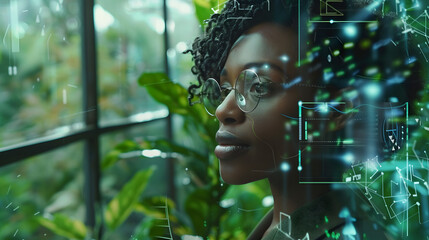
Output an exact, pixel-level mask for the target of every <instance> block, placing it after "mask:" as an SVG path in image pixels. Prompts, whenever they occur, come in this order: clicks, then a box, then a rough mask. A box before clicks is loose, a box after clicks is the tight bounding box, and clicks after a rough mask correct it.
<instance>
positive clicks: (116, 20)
mask: <svg viewBox="0 0 429 240" xmlns="http://www.w3.org/2000/svg"><path fill="white" fill-rule="evenodd" d="M94 16H95V26H96V31H97V41H98V42H97V46H98V48H97V54H98V64H99V65H98V68H99V71H98V76H99V89H100V92H99V101H100V102H99V107H100V124H101V125H106V124H114V123H117V122H118V121H119V122H120V121H124V120H125V121H132V120H134V119H129V117H131V116H134V115H136V114H139V113H143V112H148V111H157V110H160V109H164V108H163V107H162V106H161V105H159V104H157V103H156V102H155V101H154V100H152V98H151V97H150V96H149V95H148V94H147V93H146V91H145V89H144V88H143V87H140V86H138V84H137V79H138V77H139V76H140V74H142V73H143V72H161V71H164V43H163V33H164V20H163V14H162V1H143V0H133V1H113V0H103V1H96V5H95V8H94Z"/></svg>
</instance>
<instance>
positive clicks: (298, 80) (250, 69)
mask: <svg viewBox="0 0 429 240" xmlns="http://www.w3.org/2000/svg"><path fill="white" fill-rule="evenodd" d="M246 71H250V72H252V74H254V75H255V76H256V77H257V79H258V81H259V83H262V81H261V78H260V77H259V75H258V73H256V71H255V70H253V69H252V68H249V69H244V70H243V71H241V72H240V74H239V75H238V77H237V79H236V81H235V84H234V86H233V87H228V88H224V89H222V87H221V86H220V84H219V82H218V81H217V80H216V79H215V78H208V79H207V80H206V81H205V82H204V84H203V90H202V91H201V93H200V98H201V100H200V102H201V103H203V105H204V109H205V110H206V112H207V113H208V114H209V115H210V116H215V114H216V113H215V112H214V113H211V112H210V111H209V110H208V109H207V106H206V105H205V104H204V98H205V96H204V86H205V84H206V83H207V82H208V81H209V80H212V81H214V82H215V83H216V84H217V87H218V89H219V90H220V92H221V98H223V99H222V101H221V102H220V103H219V105H217V107H219V106H220V104H222V103H223V101H224V100H225V98H226V97H227V96H228V95H229V92H231V91H232V90H235V101H236V104H237V106H238V107H239V108H240V110H241V111H243V112H245V113H249V112H252V111H254V110H255V109H256V108H257V107H258V105H259V101H260V99H261V98H262V97H263V95H259V96H257V98H258V100H257V102H256V104H255V106H254V107H253V108H252V109H251V110H245V109H243V108H242V107H241V106H240V104H238V103H237V98H238V97H237V93H239V92H238V91H237V82H238V79H239V77H240V76H241V74H242V73H243V72H246ZM300 81H301V78H297V79H295V80H294V81H293V82H290V83H276V82H273V81H270V82H268V83H269V84H270V85H271V84H274V85H280V86H281V88H282V89H288V88H290V87H292V86H294V85H295V84H297V83H299V82H300ZM225 91H229V92H228V94H226V95H224V96H223V95H222V93H223V92H225ZM217 107H216V109H217Z"/></svg>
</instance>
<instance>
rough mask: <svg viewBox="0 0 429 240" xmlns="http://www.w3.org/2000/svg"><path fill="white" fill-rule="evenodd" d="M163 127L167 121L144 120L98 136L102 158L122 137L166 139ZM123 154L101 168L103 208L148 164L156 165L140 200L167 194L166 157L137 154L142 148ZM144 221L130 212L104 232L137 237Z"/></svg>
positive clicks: (138, 214)
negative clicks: (124, 128) (136, 124)
mask: <svg viewBox="0 0 429 240" xmlns="http://www.w3.org/2000/svg"><path fill="white" fill-rule="evenodd" d="M165 129H166V122H165V121H164V120H159V121H155V122H150V123H146V124H144V126H136V127H132V128H129V129H127V130H125V131H123V130H122V131H118V132H114V133H109V134H105V135H103V136H102V137H101V148H102V150H101V155H102V159H103V160H106V157H107V156H108V155H109V153H110V154H111V153H112V150H113V149H114V147H115V146H116V145H118V144H120V143H122V142H123V141H125V140H131V141H134V142H141V141H142V140H144V139H154V138H164V139H165V137H166V134H165V133H166V131H165ZM124 153H125V154H122V156H120V160H119V161H117V162H116V163H114V164H113V165H111V166H110V167H107V168H105V169H104V170H102V179H101V193H102V197H103V203H104V206H105V209H106V208H107V207H106V206H107V205H108V204H109V202H110V201H111V200H112V199H113V198H114V197H115V196H116V195H117V194H118V193H119V192H120V191H121V190H122V189H123V188H124V185H125V184H126V183H127V182H128V181H130V180H131V179H132V178H133V176H135V174H136V173H137V172H139V171H142V170H146V169H148V168H150V167H151V166H156V170H155V172H154V173H153V175H152V176H151V177H150V179H149V182H148V184H147V186H146V188H145V189H144V191H143V193H142V195H141V196H140V199H144V198H147V197H150V196H161V197H164V196H166V195H167V182H168V176H167V164H166V159H165V158H161V157H154V158H143V157H142V156H141V154H138V153H141V151H126V152H124ZM102 165H103V161H102ZM144 220H145V218H144V214H142V213H137V212H133V213H132V214H131V215H130V216H129V217H128V218H127V220H126V221H125V222H124V223H122V224H121V225H120V226H118V227H117V228H116V229H113V230H112V229H106V234H105V235H106V237H107V239H129V238H130V236H136V234H137V232H139V226H140V224H142V223H144ZM133 239H134V238H133Z"/></svg>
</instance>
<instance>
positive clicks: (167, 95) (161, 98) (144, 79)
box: [138, 72, 208, 123]
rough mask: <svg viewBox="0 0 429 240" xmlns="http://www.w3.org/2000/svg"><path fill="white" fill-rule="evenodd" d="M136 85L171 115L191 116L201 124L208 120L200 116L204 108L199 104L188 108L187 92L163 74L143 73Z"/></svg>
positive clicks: (202, 115) (204, 116)
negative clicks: (143, 88) (142, 88)
mask: <svg viewBox="0 0 429 240" xmlns="http://www.w3.org/2000/svg"><path fill="white" fill-rule="evenodd" d="M138 83H139V84H140V85H141V86H143V87H145V88H146V90H147V91H148V93H149V94H150V95H151V96H152V98H154V99H155V100H156V101H158V102H160V103H162V104H164V105H166V106H167V107H168V110H169V111H170V112H171V113H176V114H180V115H183V116H188V115H192V117H193V118H194V119H198V121H200V122H203V123H204V122H206V121H207V120H208V116H207V114H201V113H203V112H204V111H205V110H204V107H203V106H202V105H201V104H197V105H194V106H192V107H191V106H189V102H188V91H187V90H186V89H185V88H184V87H182V86H181V85H180V84H178V83H173V82H172V81H171V80H170V79H169V78H168V76H167V75H166V74H165V73H162V72H156V73H143V74H142V75H141V76H140V78H139V79H138Z"/></svg>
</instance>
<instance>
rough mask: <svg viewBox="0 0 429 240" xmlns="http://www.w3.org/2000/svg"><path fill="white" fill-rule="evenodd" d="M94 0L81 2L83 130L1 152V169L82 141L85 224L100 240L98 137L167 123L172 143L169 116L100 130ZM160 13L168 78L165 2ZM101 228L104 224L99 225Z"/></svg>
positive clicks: (169, 171)
mask: <svg viewBox="0 0 429 240" xmlns="http://www.w3.org/2000/svg"><path fill="white" fill-rule="evenodd" d="M94 6H95V0H80V1H79V7H80V13H81V14H80V20H81V23H82V24H81V26H82V27H81V39H82V40H81V68H82V83H83V94H82V95H83V111H84V121H85V127H84V129H82V130H80V131H76V132H73V133H68V134H65V135H63V136H61V137H42V138H37V139H34V140H30V141H26V142H23V143H20V144H16V145H12V146H7V147H3V148H0V167H3V166H6V165H9V164H13V163H18V162H20V161H22V160H25V159H27V158H29V157H32V156H36V155H39V154H42V153H45V152H48V151H51V150H55V149H58V148H61V147H63V146H67V145H69V144H72V143H75V142H78V141H84V152H83V153H82V154H83V161H84V162H83V168H84V169H83V170H84V176H85V180H84V185H85V186H84V198H85V207H86V210H85V224H86V225H87V227H89V228H91V229H93V230H99V231H98V232H97V233H95V235H97V237H98V238H101V236H102V234H103V227H101V228H100V229H95V227H96V226H97V224H100V223H97V222H96V221H97V219H103V217H102V214H103V211H101V209H100V206H101V204H102V201H101V199H102V198H101V192H100V180H101V171H100V137H101V136H102V135H104V134H107V133H111V132H114V131H118V130H123V129H126V128H132V127H134V126H142V125H144V124H146V123H150V122H154V121H166V124H167V128H166V136H167V138H168V139H169V140H172V139H173V134H172V132H173V130H172V118H171V114H170V113H169V114H168V116H167V117H163V118H157V119H151V120H147V121H128V122H124V123H120V124H115V125H109V126H103V127H101V126H100V125H99V116H98V100H99V99H98V87H97V85H98V81H99V79H98V75H97V72H98V69H97V66H98V65H97V42H96V32H95V24H94V11H93V9H94ZM162 11H163V17H164V29H165V31H164V33H163V41H164V43H163V45H164V51H163V54H164V72H165V73H166V74H167V75H168V76H169V75H170V71H169V64H168V57H167V50H168V49H169V34H168V28H167V23H168V9H167V0H162ZM166 172H167V177H168V179H167V190H168V195H169V197H170V198H172V199H173V200H175V188H174V165H173V161H172V159H167V169H166ZM101 224H103V223H101Z"/></svg>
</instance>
